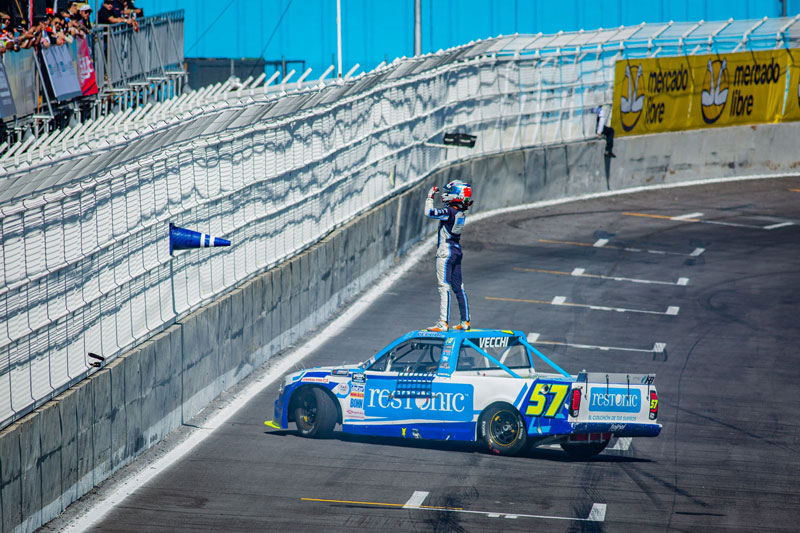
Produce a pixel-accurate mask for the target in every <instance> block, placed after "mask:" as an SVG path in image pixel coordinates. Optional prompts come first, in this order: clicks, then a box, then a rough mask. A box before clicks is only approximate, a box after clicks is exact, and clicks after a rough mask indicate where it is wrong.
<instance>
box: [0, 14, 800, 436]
mask: <svg viewBox="0 0 800 533" xmlns="http://www.w3.org/2000/svg"><path fill="white" fill-rule="evenodd" d="M796 21H797V18H795V19H777V20H766V21H743V22H731V21H729V22H725V23H708V24H700V23H676V24H662V25H642V26H637V27H633V28H618V29H613V30H598V31H592V32H575V33H561V34H557V35H548V36H545V35H515V36H510V37H498V38H494V39H489V40H486V41H479V42H476V43H472V44H469V45H466V46H461V47H457V48H454V49H450V50H446V51H441V52H438V53H436V54H430V55H427V56H421V57H415V58H409V59H401V60H396V61H394V62H393V63H391V64H389V65H382V66H380V67H379V68H377V69H375V70H374V71H372V72H369V73H365V74H361V75H359V76H358V77H354V78H349V79H346V80H336V79H334V80H316V82H305V81H303V82H302V83H299V84H292V83H287V84H284V85H283V86H277V87H275V86H272V85H268V86H265V85H260V83H261V82H262V81H263V76H262V77H260V78H259V79H257V80H255V81H254V80H246V82H245V84H244V85H243V86H238V87H233V86H230V85H229V84H225V85H217V86H215V87H211V88H208V89H207V90H202V91H197V92H195V93H191V94H189V95H183V96H181V97H180V98H177V99H174V100H171V101H167V102H163V103H157V104H155V105H148V106H146V110H144V111H142V110H138V111H137V110H130V109H129V110H128V111H126V112H124V113H119V114H117V115H115V116H112V117H104V118H102V119H99V120H98V121H94V122H92V123H90V124H88V125H82V126H80V127H79V128H76V129H75V130H74V131H72V132H71V133H70V134H69V135H63V136H61V137H59V136H55V137H52V138H48V139H44V140H43V141H42V142H40V143H38V144H34V145H33V146H29V147H26V148H25V149H21V150H18V151H15V152H14V153H12V154H10V155H5V156H4V157H3V158H2V159H0V240H2V244H3V245H2V253H1V254H0V317H2V322H0V421H2V424H3V425H7V424H8V423H10V422H11V421H13V420H14V419H16V418H18V417H20V416H22V415H23V414H25V413H26V412H29V411H30V410H32V409H33V408H35V406H36V405H39V404H41V403H43V402H45V401H47V400H48V399H49V398H51V397H52V396H53V395H55V394H57V393H59V392H60V391H62V390H64V389H65V388H67V387H69V386H70V385H72V384H74V383H76V382H78V381H79V380H81V379H83V378H85V377H86V376H87V375H88V374H90V373H91V372H93V371H95V367H92V366H91V363H92V362H93V359H92V358H90V357H89V356H88V355H87V354H88V353H89V352H92V353H96V354H99V355H101V356H103V357H105V358H106V361H109V360H111V359H113V358H114V357H116V356H118V355H120V354H122V353H123V352H125V351H126V350H129V349H130V348H132V347H133V346H135V345H137V344H138V343H141V342H142V341H144V340H145V339H147V338H150V337H152V336H153V335H154V334H156V333H158V332H159V331H162V330H163V329H164V328H166V327H168V326H169V325H170V324H173V323H174V322H175V321H176V320H180V318H181V317H183V316H186V315H187V314H188V313H190V312H192V311H193V310H196V309H198V308H199V307H201V306H202V305H204V304H207V303H208V302H210V301H212V300H214V299H215V298H217V297H219V296H220V295H221V294H223V293H225V292H226V291H230V290H231V289H233V288H235V287H237V286H239V285H241V284H242V283H244V282H245V281H247V280H248V279H250V278H252V277H254V276H256V275H258V274H259V273H261V272H264V271H265V270H266V269H269V268H270V267H272V266H274V265H276V264H278V263H280V262H282V261H285V260H286V259H287V258H289V257H291V256H293V255H296V254H297V253H299V252H300V251H302V250H303V249H305V248H307V247H309V246H311V245H313V244H314V243H315V242H318V241H319V240H320V239H321V238H323V237H324V236H325V235H327V234H328V233H329V232H330V231H332V230H333V229H335V228H337V227H340V226H342V225H343V224H345V223H347V222H348V221H349V220H351V219H353V218H354V217H356V216H358V215H359V214H361V213H363V212H365V211H366V210H369V209H370V208H372V207H374V206H375V205H377V204H379V203H380V202H381V201H383V200H384V199H386V198H387V197H389V196H391V195H394V194H397V193H398V192H400V191H403V190H405V189H406V188H408V187H410V186H412V185H414V184H415V183H418V182H419V181H420V180H421V179H423V178H424V177H425V176H427V175H429V174H430V173H431V171H432V170H434V169H437V168H441V167H443V166H446V165H450V164H452V163H453V162H456V161H459V160H463V159H466V158H473V157H481V156H483V155H486V154H491V153H497V152H501V151H508V150H514V149H519V148H523V147H529V146H535V145H544V144H554V143H566V142H574V141H580V140H584V139H587V138H589V137H592V136H593V135H594V129H595V117H594V115H593V114H592V113H591V112H590V110H591V109H592V108H593V107H595V106H597V105H600V104H608V103H609V102H610V99H611V94H612V88H613V79H612V78H613V72H614V63H615V61H617V60H618V59H620V58H624V57H645V56H650V57H652V56H653V55H654V54H673V55H674V54H689V53H693V52H695V51H698V50H701V49H702V50H705V48H704V47H709V46H710V47H711V49H712V51H713V50H715V49H716V50H719V51H730V50H733V49H734V48H736V47H739V48H740V49H741V48H742V47H744V48H746V49H756V48H768V47H775V46H781V47H788V46H790V44H792V43H796V40H797V38H798V36H797V34H792V33H791V30H792V29H793V28H794V27H796V26H797V25H795V24H794V22H796ZM770 32H771V33H770ZM698 47H700V48H698ZM450 131H464V132H468V133H471V134H474V135H477V136H478V141H477V143H476V145H475V148H473V149H469V148H463V147H449V148H443V147H442V146H441V138H442V134H443V133H445V132H450ZM598 149H601V148H598ZM472 179H474V182H475V183H479V181H480V179H481V177H480V176H475V177H472ZM478 190H479V188H478ZM477 201H478V202H480V198H479V197H478V200H477ZM170 222H172V223H174V224H175V225H177V226H182V227H188V228H190V229H194V230H198V231H202V232H204V233H208V234H211V235H214V236H217V237H223V238H225V239H229V240H230V241H231V242H232V246H231V247H229V248H211V249H200V250H189V251H178V252H175V254H174V255H170V253H169V242H168V226H169V223H170Z"/></svg>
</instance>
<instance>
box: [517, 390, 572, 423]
mask: <svg viewBox="0 0 800 533" xmlns="http://www.w3.org/2000/svg"><path fill="white" fill-rule="evenodd" d="M567 392H569V385H567V384H566V383H537V384H536V385H535V386H534V387H533V392H531V397H530V398H529V400H528V401H529V403H528V408H527V409H526V410H525V414H526V415H528V416H542V413H544V416H545V418H552V417H554V416H556V414H558V411H559V408H560V407H561V406H563V405H564V398H566V397H567ZM548 396H549V397H551V398H552V400H551V401H550V406H549V407H548V408H547V412H546V413H545V412H544V408H545V406H546V405H547V398H548Z"/></svg>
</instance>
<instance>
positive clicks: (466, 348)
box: [456, 337, 531, 371]
mask: <svg viewBox="0 0 800 533" xmlns="http://www.w3.org/2000/svg"><path fill="white" fill-rule="evenodd" d="M470 341H471V342H472V343H473V344H475V346H479V347H480V348H481V349H482V350H483V351H485V352H486V353H488V354H489V355H491V356H492V357H493V358H494V359H496V360H497V361H499V362H500V363H502V364H503V365H505V366H506V367H508V368H510V369H529V368H531V363H530V360H529V359H528V351H527V349H526V348H525V346H524V345H523V344H522V343H520V342H519V340H518V339H516V338H514V337H498V338H486V337H484V338H474V339H470ZM501 369H502V367H500V366H498V365H497V364H496V363H495V362H494V361H492V360H491V359H489V358H487V357H486V356H485V355H484V354H482V353H481V352H480V351H479V350H476V349H475V348H473V347H472V346H470V345H469V344H468V343H466V342H464V343H462V344H461V348H460V350H459V352H458V364H457V365H456V371H470V370H471V371H481V370H501Z"/></svg>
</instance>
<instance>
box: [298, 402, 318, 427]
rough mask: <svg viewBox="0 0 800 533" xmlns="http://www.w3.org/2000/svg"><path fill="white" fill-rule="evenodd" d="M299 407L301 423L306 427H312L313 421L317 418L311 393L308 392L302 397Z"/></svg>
mask: <svg viewBox="0 0 800 533" xmlns="http://www.w3.org/2000/svg"><path fill="white" fill-rule="evenodd" d="M301 409H302V412H303V416H302V421H303V425H304V426H306V427H312V426H313V425H314V421H315V420H316V419H317V402H316V400H315V399H314V396H313V395H310V394H309V395H308V396H306V397H304V398H303V403H302V406H301Z"/></svg>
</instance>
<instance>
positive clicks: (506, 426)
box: [478, 404, 528, 455]
mask: <svg viewBox="0 0 800 533" xmlns="http://www.w3.org/2000/svg"><path fill="white" fill-rule="evenodd" d="M478 423H479V424H480V426H479V427H480V430H481V435H482V437H483V443H484V444H485V445H486V448H487V449H488V450H489V451H490V452H492V453H496V454H499V455H516V454H518V453H519V452H521V451H522V450H523V449H525V443H526V442H527V440H528V431H527V429H526V428H525V420H524V419H523V418H522V415H520V414H519V411H517V410H516V409H514V407H512V406H510V405H506V404H498V405H492V406H489V407H488V408H487V409H486V410H485V411H484V412H483V414H482V415H481V418H480V421H479V422H478Z"/></svg>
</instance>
